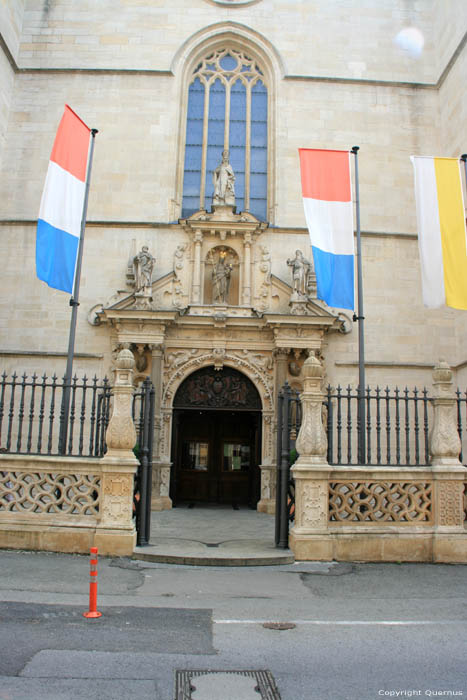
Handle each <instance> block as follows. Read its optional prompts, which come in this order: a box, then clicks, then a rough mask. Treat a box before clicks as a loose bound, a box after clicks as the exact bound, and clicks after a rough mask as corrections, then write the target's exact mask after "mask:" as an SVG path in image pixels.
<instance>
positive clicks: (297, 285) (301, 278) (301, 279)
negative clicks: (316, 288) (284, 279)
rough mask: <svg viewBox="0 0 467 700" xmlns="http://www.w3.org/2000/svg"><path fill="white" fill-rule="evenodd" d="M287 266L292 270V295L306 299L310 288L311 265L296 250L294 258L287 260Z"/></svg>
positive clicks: (300, 252)
mask: <svg viewBox="0 0 467 700" xmlns="http://www.w3.org/2000/svg"><path fill="white" fill-rule="evenodd" d="M287 265H288V266H289V267H291V268H292V280H293V290H294V294H297V295H298V296H300V297H307V296H308V295H309V289H310V286H311V284H310V282H311V279H310V278H311V273H312V271H313V265H312V263H310V262H309V260H307V259H306V258H305V257H304V255H303V253H302V251H301V250H296V251H295V257H294V258H289V259H288V260H287Z"/></svg>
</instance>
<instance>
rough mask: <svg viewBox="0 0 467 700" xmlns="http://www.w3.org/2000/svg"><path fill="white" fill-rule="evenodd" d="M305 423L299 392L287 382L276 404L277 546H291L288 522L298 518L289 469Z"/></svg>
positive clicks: (293, 460)
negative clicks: (302, 422)
mask: <svg viewBox="0 0 467 700" xmlns="http://www.w3.org/2000/svg"><path fill="white" fill-rule="evenodd" d="M301 420H302V407H301V403H300V399H299V392H298V391H296V390H295V389H292V388H291V387H290V386H289V384H288V383H287V382H286V383H285V384H284V387H283V388H282V390H281V391H280V392H279V396H278V401H277V482H276V536H275V542H276V547H278V548H280V549H287V547H288V546H289V522H290V521H291V520H293V519H294V516H295V486H294V482H293V480H292V478H291V476H290V468H291V467H292V466H293V464H294V463H295V461H296V460H297V457H298V454H297V451H296V449H295V442H296V439H297V435H298V431H299V429H300V424H301Z"/></svg>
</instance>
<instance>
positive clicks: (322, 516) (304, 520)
mask: <svg viewBox="0 0 467 700" xmlns="http://www.w3.org/2000/svg"><path fill="white" fill-rule="evenodd" d="M300 486H301V488H300V494H299V503H298V508H296V513H297V516H298V514H300V522H299V523H297V525H298V526H299V527H302V528H305V529H313V528H324V527H326V525H327V520H328V515H327V499H328V495H327V484H325V483H321V482H315V483H312V482H306V483H303V484H301V485H300Z"/></svg>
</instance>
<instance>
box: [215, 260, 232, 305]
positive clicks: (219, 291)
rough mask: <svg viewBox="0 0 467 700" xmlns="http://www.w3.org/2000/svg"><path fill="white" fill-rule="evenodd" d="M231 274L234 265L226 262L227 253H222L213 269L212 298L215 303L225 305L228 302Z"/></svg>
mask: <svg viewBox="0 0 467 700" xmlns="http://www.w3.org/2000/svg"><path fill="white" fill-rule="evenodd" d="M231 274H232V264H231V263H228V262H226V259H225V252H221V253H220V254H219V258H218V260H217V262H216V263H215V265H213V268H212V298H213V301H214V303H216V304H225V303H226V302H227V297H228V296H229V288H230V275H231Z"/></svg>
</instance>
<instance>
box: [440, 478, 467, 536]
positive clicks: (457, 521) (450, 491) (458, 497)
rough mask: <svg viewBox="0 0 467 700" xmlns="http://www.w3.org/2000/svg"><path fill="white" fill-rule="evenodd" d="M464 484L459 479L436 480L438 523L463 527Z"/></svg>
mask: <svg viewBox="0 0 467 700" xmlns="http://www.w3.org/2000/svg"><path fill="white" fill-rule="evenodd" d="M463 490H464V485H463V483H462V482H461V481H439V482H438V524H439V525H442V526H446V527H447V526H451V527H456V526H457V527H463V524H464V510H463V507H462V505H463V504H462V500H463Z"/></svg>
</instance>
